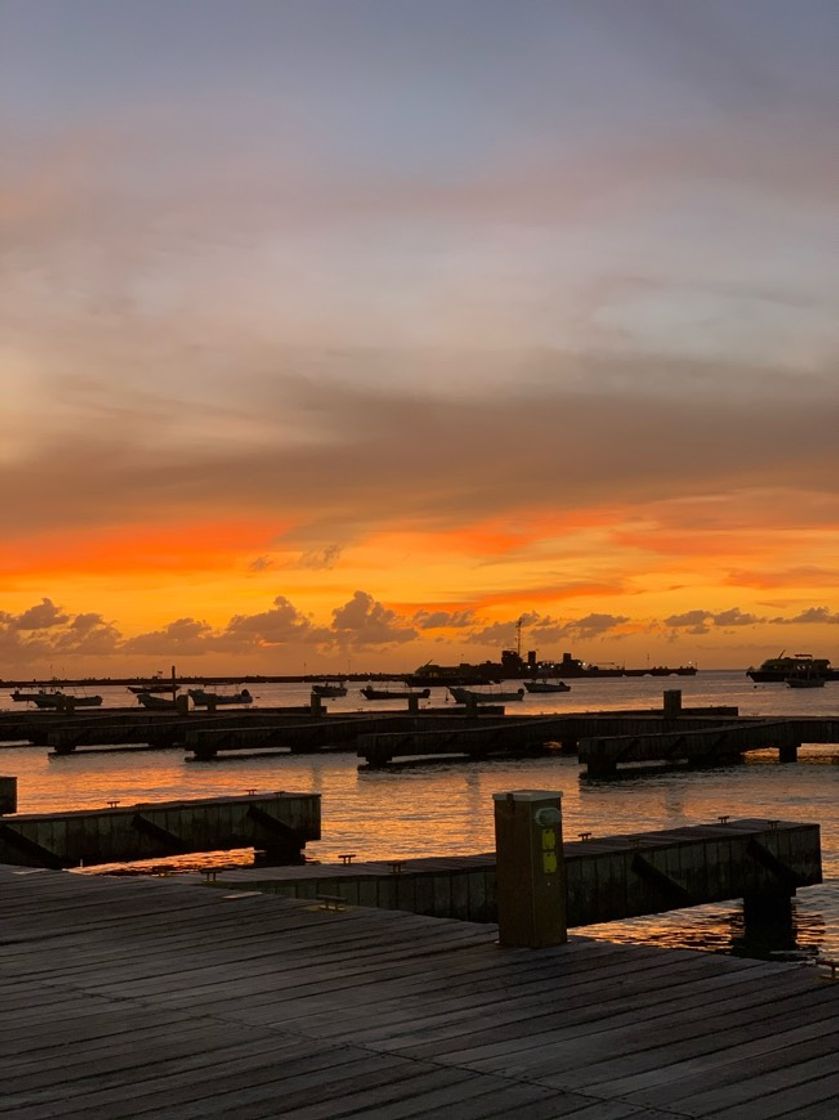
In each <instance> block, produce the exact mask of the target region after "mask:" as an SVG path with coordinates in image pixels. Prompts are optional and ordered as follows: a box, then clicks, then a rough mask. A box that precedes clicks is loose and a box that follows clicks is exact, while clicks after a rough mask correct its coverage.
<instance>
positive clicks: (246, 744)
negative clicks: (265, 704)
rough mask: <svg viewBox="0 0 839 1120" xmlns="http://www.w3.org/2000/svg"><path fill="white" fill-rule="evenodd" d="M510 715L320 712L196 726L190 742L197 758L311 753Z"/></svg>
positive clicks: (500, 712)
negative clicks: (275, 720)
mask: <svg viewBox="0 0 839 1120" xmlns="http://www.w3.org/2000/svg"><path fill="white" fill-rule="evenodd" d="M503 714H504V709H503V708H500V709H499V708H497V707H492V708H489V709H487V708H484V709H482V711H481V713H480V714H479V715H477V716H476V715H474V714H471V715H470V714H469V713H467V712H462V711H461V712H458V711H456V710H452V709H451V708H449V709H446V708H436V709H425V710H424V711H423V712H421V713H414V714H409V713H403V712H356V713H348V714H347V715H344V714H343V713H342V714H341V715H332V716H328V717H326V718H321V719H317V718H315V717H313V718H311V719H309V720H306V721H299V722H287V723H284V724H271V723H270V722H267V723H266V724H265V725H264V726H261V727H260V726H256V727H254V726H252V725H250V724H246V723H243V722H242V721H238V723H235V724H232V725H230V726H227V727H221V728H204V727H197V728H190V729H189V730H188V731H187V733H186V737H185V745H186V748H187V750H188V751H190V752H192V754H193V755H194V757H195V758H196V759H197V760H199V761H202V762H207V761H210V760H212V759H215V758H217V757H218V754H219V752H220V751H224V752H227V751H234V752H241V751H256V750H258V751H264V750H272V751H285V752H288V753H290V754H307V753H310V752H312V751H319V750H326V749H332V750H345V751H347V750H353V749H355V748H356V747H357V745H358V743H359V741H360V740H361V738H362V737H363V736H366V735H370V734H379V733H382V732H384V731H386V730H390V731H394V732H402V733H412V732H414V731H416V730H417V729H418V728H419V729H428V728H435V729H437V730H441V729H444V730H451V729H459V728H464V727H468V728H475V727H480V726H482V725H483V723H486V722H487V721H488V720H490V719H497V718H498V716H499V715H503Z"/></svg>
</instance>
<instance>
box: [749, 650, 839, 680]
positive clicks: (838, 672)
mask: <svg viewBox="0 0 839 1120" xmlns="http://www.w3.org/2000/svg"><path fill="white" fill-rule="evenodd" d="M746 676H747V677H751V679H752V680H753V681H755V682H759V683H765V682H767V681H778V682H782V681H786V680H788V679H789V678H791V677H795V678H800V677H805V676H812V677H821V678H822V679H823V680H826V681H836V680H839V669H834V668H833V667H832V666H831V664H830V661H829V660H828V658H826V657H813V655H812V653H794V654H791V655H787V656H785V655H784V650H781V652H780V653H779V654H778V656H777V657H768V658H767V659H766V661H764V662H763V664H762V665H761V666H760V668H758V669H755V668H754V667H751V668H749V669H747V670H746Z"/></svg>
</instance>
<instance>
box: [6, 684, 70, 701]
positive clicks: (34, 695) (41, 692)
mask: <svg viewBox="0 0 839 1120" xmlns="http://www.w3.org/2000/svg"><path fill="white" fill-rule="evenodd" d="M58 695H60V693H58V692H56V691H55V689H53V690H52V691H50V692H48V691H47V690H46V689H45V688H39V689H38V691H37V692H21V691H20V689H19V688H16V689H15V690H14V692H13V693H11V697H12V699H13V700H16V701H17V702H18V703H22V702H24V701H25V702H26V703H31V704H34V703H35V701H36V700H42V699H43V698H44V697H45V696H58Z"/></svg>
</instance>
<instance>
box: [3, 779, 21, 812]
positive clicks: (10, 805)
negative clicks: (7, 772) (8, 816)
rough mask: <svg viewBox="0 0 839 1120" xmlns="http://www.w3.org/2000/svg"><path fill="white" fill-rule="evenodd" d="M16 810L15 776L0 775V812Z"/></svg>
mask: <svg viewBox="0 0 839 1120" xmlns="http://www.w3.org/2000/svg"><path fill="white" fill-rule="evenodd" d="M16 812H17V778H1V777H0V814H2V813H16Z"/></svg>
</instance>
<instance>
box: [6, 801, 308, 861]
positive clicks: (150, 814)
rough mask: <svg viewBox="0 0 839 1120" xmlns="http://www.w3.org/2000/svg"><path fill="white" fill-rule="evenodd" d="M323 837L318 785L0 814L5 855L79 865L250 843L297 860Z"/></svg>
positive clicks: (272, 855) (279, 858) (280, 857)
mask: <svg viewBox="0 0 839 1120" xmlns="http://www.w3.org/2000/svg"><path fill="white" fill-rule="evenodd" d="M7 780H8V779H7ZM319 839H320V794H317V793H283V792H281V793H267V794H257V793H256V791H253V793H250V794H248V795H247V796H245V797H210V798H202V799H196V800H190V801H184V800H180V801H149V802H142V803H139V804H137V805H128V806H124V807H123V806H120V804H119V802H117V801H113V802H111V803H110V804H109V806H108V808H106V809H79V810H75V811H72V812H59V813H20V814H18V815H15V816H2V817H0V863H6V864H20V865H22V866H25V867H48V868H61V867H78V866H79V864H81V863H83V864H84V865H85V866H89V865H92V864H97V863H122V862H126V861H130V860H142V859H155V858H157V857H159V856H172V855H181V854H183V853H185V852H200V851H218V850H222V849H229V848H250V847H254V848H259V849H262V850H264V851H265V852H266V853H267V854H268V856H269V858H270V859H272V860H276V861H277V862H295V861H297V860H299V859H300V857H301V852H302V850H303V848H304V846H305V844H306V842H307V840H319Z"/></svg>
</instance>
